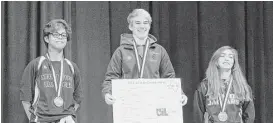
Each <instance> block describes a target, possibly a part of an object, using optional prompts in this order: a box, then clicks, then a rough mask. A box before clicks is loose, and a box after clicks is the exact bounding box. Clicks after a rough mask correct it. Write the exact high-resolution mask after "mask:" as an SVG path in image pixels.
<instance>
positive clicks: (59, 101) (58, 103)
mask: <svg viewBox="0 0 273 123" xmlns="http://www.w3.org/2000/svg"><path fill="white" fill-rule="evenodd" d="M54 104H55V105H56V106H57V107H61V106H63V104H64V100H63V98H61V97H56V98H55V99H54Z"/></svg>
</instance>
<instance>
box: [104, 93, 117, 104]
mask: <svg viewBox="0 0 273 123" xmlns="http://www.w3.org/2000/svg"><path fill="white" fill-rule="evenodd" d="M104 98H105V102H106V103H107V104H108V105H113V104H114V103H115V101H116V99H115V98H114V97H113V96H112V95H111V94H109V93H106V94H105V95H104Z"/></svg>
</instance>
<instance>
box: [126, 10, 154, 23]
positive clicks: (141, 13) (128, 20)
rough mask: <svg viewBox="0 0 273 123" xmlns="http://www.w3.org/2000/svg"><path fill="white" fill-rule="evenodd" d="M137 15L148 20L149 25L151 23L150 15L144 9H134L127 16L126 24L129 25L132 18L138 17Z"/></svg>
mask: <svg viewBox="0 0 273 123" xmlns="http://www.w3.org/2000/svg"><path fill="white" fill-rule="evenodd" d="M139 15H144V16H145V17H146V18H147V19H148V21H149V23H150V24H151V23H152V17H151V15H150V13H149V12H147V11H146V10H145V9H134V10H133V11H132V12H131V13H130V14H129V15H128V17H127V22H128V23H129V24H131V23H132V21H133V20H132V18H134V17H136V16H139Z"/></svg>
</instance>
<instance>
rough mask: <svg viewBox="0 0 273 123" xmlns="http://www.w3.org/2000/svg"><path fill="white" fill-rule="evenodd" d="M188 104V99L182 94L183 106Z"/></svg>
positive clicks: (181, 101)
mask: <svg viewBox="0 0 273 123" xmlns="http://www.w3.org/2000/svg"><path fill="white" fill-rule="evenodd" d="M187 102H188V97H187V96H186V95H185V94H182V95H181V100H180V103H181V105H182V106H184V105H186V104H187Z"/></svg>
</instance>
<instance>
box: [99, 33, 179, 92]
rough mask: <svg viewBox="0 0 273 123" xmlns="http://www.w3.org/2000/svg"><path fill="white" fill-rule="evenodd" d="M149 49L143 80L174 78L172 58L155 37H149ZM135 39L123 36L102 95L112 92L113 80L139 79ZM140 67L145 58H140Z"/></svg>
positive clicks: (110, 66) (130, 35)
mask: <svg viewBox="0 0 273 123" xmlns="http://www.w3.org/2000/svg"><path fill="white" fill-rule="evenodd" d="M147 40H149V43H150V44H149V47H148V51H147V57H146V63H145V67H144V73H143V78H174V77H175V71H174V69H173V66H172V63H171V61H170V58H169V56H168V54H167V52H166V50H165V49H164V48H163V47H162V46H161V45H159V44H157V43H156V41H157V40H156V38H155V37H154V36H153V35H150V34H149V36H148V38H147ZM133 42H134V38H133V35H132V34H122V35H121V41H120V46H119V47H118V48H117V49H116V50H115V52H114V54H113V56H112V58H111V60H110V62H109V64H108V68H107V72H106V74H105V80H104V82H103V84H102V86H103V89H102V93H103V95H105V94H106V93H110V94H111V93H112V92H111V85H112V84H111V80H112V79H134V78H139V74H140V73H139V72H138V67H137V61H136V55H135V51H134V46H133ZM138 57H139V60H140V65H141V64H142V60H143V58H142V57H141V56H138Z"/></svg>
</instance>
